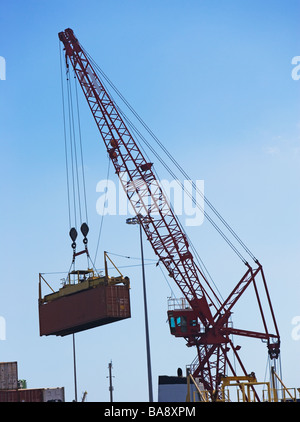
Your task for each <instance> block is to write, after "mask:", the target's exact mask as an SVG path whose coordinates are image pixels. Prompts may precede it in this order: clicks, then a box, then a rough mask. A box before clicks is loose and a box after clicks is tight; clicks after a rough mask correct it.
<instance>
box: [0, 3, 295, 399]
mask: <svg viewBox="0 0 300 422" xmlns="http://www.w3.org/2000/svg"><path fill="white" fill-rule="evenodd" d="M299 12H300V3H299V1H293V0H288V1H283V0H281V1H276V0H272V1H271V0H263V1H256V0H253V1H248V0H245V1H237V0H235V1H234V0H228V1H227V0H224V1H221V0H219V1H217V0H210V1H202V0H180V1H179V0H164V1H157V0H152V1H148V0H143V1H137V0H123V1H120V0H115V1H113V2H107V1H102V0H98V1H96V0H91V1H89V2H88V3H87V2H83V1H69V0H67V1H64V2H60V1H57V0H53V1H51V2H50V1H37V0H36V1H33V0H27V1H23V0H19V1H17V0H10V1H7V0H3V1H2V3H1V11H0V40H1V42H0V56H2V57H4V58H5V60H6V65H7V68H6V80H5V81H0V141H1V169H0V177H1V184H0V186H1V187H0V189H1V198H2V208H1V209H2V211H1V225H0V228H1V235H2V237H1V238H2V242H1V246H0V248H1V250H0V252H1V255H0V256H1V267H2V271H3V275H2V280H1V282H0V286H1V290H0V316H2V317H4V318H5V320H6V340H5V341H0V361H15V360H16V361H18V363H19V378H25V379H27V381H28V386H29V387H31V388H35V387H55V386H64V387H65V388H66V397H67V400H72V399H73V397H74V394H73V366H72V365H73V364H72V339H71V337H70V338H69V337H67V338H62V339H61V338H40V337H39V327H38V312H37V298H38V273H39V272H53V271H65V270H67V269H68V268H69V265H70V261H71V247H70V241H69V237H68V216H67V200H66V180H65V167H64V146H63V125H62V104H61V91H60V67H59V48H58V45H59V42H58V37H57V33H58V32H59V31H61V30H64V29H65V28H68V27H71V28H73V30H74V32H75V34H76V35H77V37H78V38H79V40H80V42H81V44H82V45H83V46H84V47H85V49H86V50H87V51H88V52H89V53H90V54H91V55H92V56H93V58H94V59H95V60H96V62H97V63H98V64H99V65H100V66H101V68H102V69H103V70H104V71H105V72H106V74H107V75H108V76H109V77H110V79H111V80H112V81H113V82H114V83H115V84H116V85H117V86H118V88H119V89H120V90H121V92H122V93H123V94H124V95H125V97H126V98H127V99H128V100H129V101H130V102H131V103H132V105H133V106H134V107H135V109H136V110H137V111H138V112H139V113H140V114H141V116H142V117H143V118H144V120H145V121H146V122H147V123H148V125H149V126H150V127H151V129H152V130H153V131H154V132H155V133H156V134H157V136H158V137H159V138H160V139H161V140H162V141H163V142H164V144H165V146H166V147H167V148H168V149H169V150H170V151H171V153H172V154H173V156H174V157H175V158H176V159H177V160H178V161H179V162H180V163H181V165H182V166H183V168H185V169H186V170H187V172H188V173H189V174H190V176H191V177H192V178H193V180H196V179H203V180H204V182H205V193H206V194H207V196H208V198H209V200H210V201H211V202H213V204H214V205H215V206H216V208H217V209H218V210H219V211H220V212H221V214H222V215H223V216H224V217H225V218H226V219H227V220H228V221H229V222H230V224H231V225H232V226H233V228H234V229H235V230H236V231H237V233H238V234H239V235H240V237H241V238H242V239H243V240H244V242H245V243H246V244H247V245H248V246H249V247H250V249H251V250H252V251H253V252H254V253H255V255H256V256H257V257H258V258H259V260H260V262H261V263H262V264H263V266H264V269H265V272H266V276H267V280H268V285H269V289H270V293H271V297H272V300H273V304H274V309H275V313H276V317H277V321H278V325H279V329H280V334H281V338H282V369H283V377H284V382H285V384H286V385H288V386H290V387H299V386H300V369H299V351H300V341H299V340H298V341H296V340H294V339H293V338H292V336H291V333H292V329H293V328H294V327H293V325H292V323H291V321H292V319H293V318H294V317H295V316H297V315H300V300H299V298H300V288H299V265H298V263H299V252H300V247H299V246H300V243H299V238H300V237H299V235H300V230H299V229H300V227H299V211H300V200H299V193H300V192H299V165H300V138H299V129H300V117H299V116H300V114H299V111H300V107H299V103H300V102H299V99H300V97H299V93H300V80H298V81H295V80H293V79H292V77H291V72H292V68H293V66H292V64H291V61H292V58H293V57H294V56H299V55H300V45H299V35H300V33H299V32H300V29H299ZM81 109H82V128H83V136H84V153H85V166H86V176H87V193H88V200H89V215H90V230H91V231H90V236H89V239H90V248H91V254H92V255H93V250H95V245H96V241H97V235H98V230H99V225H100V220H101V218H100V216H99V215H97V213H96V207H95V206H96V201H97V199H98V197H99V194H98V193H97V192H96V185H97V182H98V181H99V180H101V179H104V178H105V177H106V171H107V157H106V153H105V150H104V145H103V144H102V141H101V140H100V141H99V136H98V133H97V130H96V128H95V125H94V122H93V120H92V118H91V116H90V115H89V111H88V110H87V106H86V104H85V103H84V102H83V101H82V107H81ZM125 219H126V217H124V216H116V217H113V216H109V217H107V218H105V221H104V226H103V235H102V243H101V245H100V249H101V251H103V250H108V251H111V252H114V253H116V254H120V255H127V256H131V257H138V256H139V244H138V240H139V239H138V231H137V228H135V227H131V226H126V224H125ZM189 235H190V236H191V237H192V239H193V243H194V245H195V246H196V248H197V250H198V251H199V253H200V255H201V256H202V258H203V260H204V262H205V263H206V264H207V266H208V268H209V270H210V271H211V273H212V275H213V276H214V280H215V282H216V284H217V285H218V288H219V289H220V290H221V292H222V294H223V295H224V296H226V295H227V294H228V293H229V291H230V286H233V285H234V284H235V282H237V281H238V279H239V276H241V275H242V274H243V270H244V269H243V268H241V267H238V266H237V265H236V260H235V258H234V257H233V259H232V255H231V252H228V251H227V250H225V249H224V248H223V245H222V242H221V240H220V239H219V238H218V237H217V236H216V234H215V233H214V232H213V230H212V228H211V227H209V225H208V223H204V224H203V225H202V226H200V227H198V228H196V229H193V230H192V231H191V232H189ZM219 242H220V244H221V246H218V245H219ZM145 253H146V257H147V258H149V259H153V258H154V256H153V253H152V250H151V249H150V248H149V246H148V245H145ZM101 259H102V257H101V256H100V257H99V262H98V266H102V261H101ZM149 262H150V261H149ZM116 263H117V264H118V265H120V266H124V265H133V264H139V261H138V260H131V261H129V260H128V259H127V260H126V259H123V260H122V259H121V258H120V259H118V260H117V262H116ZM123 271H124V272H125V271H126V272H127V275H128V276H129V277H130V278H131V280H132V283H131V285H132V289H131V294H132V318H131V320H128V321H124V322H122V323H119V324H115V325H113V326H106V327H102V328H97V329H94V330H90V331H88V332H85V333H81V334H79V335H78V336H76V342H77V365H78V394H79V396H81V392H82V391H85V390H87V392H88V396H87V398H88V400H89V401H106V400H109V392H108V380H107V379H106V376H107V375H108V369H107V367H108V363H109V362H110V360H112V361H113V367H114V375H115V378H114V386H115V400H116V401H144V400H147V383H146V360H145V347H144V327H143V309H142V290H141V268H140V266H137V267H129V268H127V269H124V270H123ZM233 274H234V278H233V277H232V275H233ZM146 275H147V284H148V299H149V312H150V334H151V350H152V366H153V383H154V387H155V398H157V378H158V375H164V374H165V375H175V374H176V370H177V367H182V368H185V365H187V364H189V363H190V362H191V361H192V360H193V358H194V356H195V351H193V350H192V349H188V348H187V347H186V346H185V344H184V342H183V341H180V340H178V339H174V338H172V337H171V335H170V334H169V329H168V326H167V324H166V310H167V297H168V296H170V294H171V293H170V288H169V286H168V285H167V283H166V282H165V279H164V277H163V276H162V274H161V272H160V271H159V269H156V268H155V266H154V265H152V266H151V265H149V266H147V274H146ZM172 287H174V290H176V289H175V286H172ZM252 317H253V313H252V312H251V311H250V309H249V311H248V313H247V314H246V315H245V316H244V317H243V318H245V319H242V320H241V321H238V322H237V323H236V325H237V326H239V327H241V326H242V325H243V323H244V322H245V324H247V322H249V320H251V318H252ZM241 328H242V327H241ZM242 344H243V347H242V356H243V359H244V362H245V365H246V367H247V369H249V372H251V371H255V372H256V373H257V376H258V378H259V379H263V378H264V375H265V367H266V362H267V351H266V348H265V346H264V345H262V344H261V343H260V342H259V341H257V340H247V341H246V340H243V343H242ZM258 356H259V358H258Z"/></svg>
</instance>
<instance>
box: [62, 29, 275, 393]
mask: <svg viewBox="0 0 300 422" xmlns="http://www.w3.org/2000/svg"><path fill="white" fill-rule="evenodd" d="M58 35H59V39H60V41H61V42H62V43H63V46H64V50H65V58H66V66H67V68H68V67H69V64H71V66H72V67H73V69H74V73H75V75H76V78H77V80H78V82H79V85H80V86H81V88H82V91H83V94H84V96H85V98H86V101H87V103H88V105H89V108H90V110H91V113H92V115H93V117H94V120H95V122H96V125H97V127H98V129H99V132H100V134H101V138H102V139H103V141H104V144H105V147H106V150H107V153H108V156H109V158H110V160H111V162H112V164H113V166H114V169H115V173H116V174H117V176H118V178H119V180H120V183H121V185H122V187H123V189H124V191H125V193H126V195H127V197H128V199H129V201H130V203H131V205H132V207H133V209H134V211H135V213H136V215H137V218H138V219H139V223H140V225H141V227H142V228H143V230H144V232H145V234H146V237H147V240H148V241H149V242H150V244H151V246H152V248H153V251H154V253H155V254H156V255H157V257H158V259H159V262H160V263H162V264H163V266H164V267H165V269H166V271H167V273H168V275H169V276H170V277H171V278H172V279H173V280H174V282H175V283H176V285H177V286H178V287H179V289H180V291H181V293H182V295H183V298H184V306H181V307H174V309H169V311H168V320H169V324H170V331H171V334H173V335H175V337H182V338H184V339H185V340H186V342H187V346H189V347H195V348H196V350H197V355H196V358H195V360H194V361H193V362H192V364H191V366H190V371H191V374H192V376H193V377H194V378H197V379H198V380H199V382H201V383H202V384H203V386H204V388H205V389H206V390H207V391H208V392H209V393H210V395H211V399H212V400H214V399H216V398H217V397H218V392H219V390H220V387H219V386H220V382H221V378H222V376H223V375H225V374H226V372H227V370H228V369H229V370H230V371H231V373H232V374H233V375H236V370H235V367H234V365H233V364H232V361H231V359H230V358H229V351H231V352H232V353H233V356H234V358H235V360H236V361H237V362H238V363H239V367H240V368H241V371H242V372H243V374H244V375H247V371H246V368H245V367H244V364H243V362H242V360H241V358H240V357H239V353H238V351H239V346H235V345H234V343H233V340H232V336H237V335H239V336H246V337H250V338H257V339H261V340H262V341H264V342H266V344H267V349H268V354H269V357H270V358H271V359H277V358H278V357H279V354H280V336H279V331H278V327H277V323H276V319H275V315H274V311H273V307H272V304H271V299H270V295H269V292H268V287H267V283H266V278H265V275H264V271H263V268H262V265H261V264H260V262H259V261H258V260H257V259H256V258H255V257H254V256H253V255H252V257H253V258H254V264H255V265H254V266H251V265H250V264H249V263H248V261H247V260H246V259H244V258H242V256H241V255H240V254H239V255H240V257H241V258H242V260H243V262H244V264H245V266H246V272H245V273H244V275H243V276H242V277H241V279H240V280H239V282H238V283H237V284H236V286H235V287H234V289H233V290H232V291H231V293H230V294H229V295H228V297H227V298H226V299H225V300H222V299H221V298H220V297H219V295H218V294H217V293H216V291H215V289H214V288H213V287H212V286H211V284H210V282H209V280H208V278H207V277H206V275H205V274H204V272H203V271H202V270H201V268H200V267H199V265H198V264H197V262H196V260H195V258H194V255H193V251H192V248H191V247H190V243H189V240H188V237H187V235H186V233H185V232H184V230H183V228H182V226H181V224H180V222H179V220H178V218H177V216H176V215H175V214H174V212H173V210H172V207H171V206H170V203H169V200H168V198H166V196H165V194H164V192H163V190H162V188H161V185H160V183H159V180H158V178H157V177H156V175H155V172H154V169H153V163H151V162H149V161H148V160H147V159H146V157H145V155H144V154H143V153H142V151H141V148H139V146H138V143H137V142H136V141H135V139H134V137H133V135H132V133H131V132H130V131H129V128H128V125H127V124H126V121H125V119H124V118H123V117H122V114H121V112H120V111H119V109H118V107H117V105H116V104H115V102H114V101H113V100H112V98H111V96H110V95H109V93H108V91H107V90H106V89H105V87H104V84H103V82H102V81H101V79H100V77H99V75H98V73H97V72H96V69H95V66H93V64H92V61H91V59H90V57H89V55H88V53H87V52H86V51H85V50H84V48H83V47H82V46H81V44H80V43H79V41H78V39H77V38H76V36H75V34H74V32H73V30H72V29H70V28H68V29H66V30H64V31H62V32H60V33H59V34H58ZM242 245H243V244H242ZM258 278H260V280H262V285H263V288H264V292H265V295H266V302H267V306H268V309H269V313H270V314H271V325H272V331H270V329H269V326H268V325H269V324H267V319H266V317H265V312H264V307H263V304H262V301H261V299H260V294H259V292H258V288H257V280H258ZM250 285H252V286H254V291H255V295H256V299H257V303H258V307H259V312H260V317H261V321H262V325H263V330H262V331H249V330H245V329H240V328H235V327H233V326H232V324H231V323H230V318H231V314H232V312H233V309H234V307H235V305H236V303H237V302H238V301H239V300H240V298H241V297H242V295H243V294H244V292H245V291H246V290H247V289H248V287H249V286H250Z"/></svg>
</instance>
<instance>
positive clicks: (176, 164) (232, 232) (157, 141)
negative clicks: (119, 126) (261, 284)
mask: <svg viewBox="0 0 300 422" xmlns="http://www.w3.org/2000/svg"><path fill="white" fill-rule="evenodd" d="M84 53H85V54H86V55H87V57H88V58H89V60H90V61H91V62H92V63H93V65H94V66H95V67H96V68H97V70H98V71H99V73H100V74H101V75H102V76H103V78H104V79H105V80H106V81H107V82H108V83H109V85H110V86H111V87H112V88H113V90H114V91H115V92H116V93H117V95H118V96H119V98H120V99H121V100H122V101H123V102H124V104H125V105H126V106H127V107H128V108H129V110H130V111H131V112H132V114H133V115H134V116H135V117H136V119H137V120H138V121H139V122H140V123H141V124H142V126H143V127H144V129H145V130H146V131H147V132H148V133H149V134H150V136H151V137H152V138H153V139H154V140H155V142H156V143H157V144H158V145H159V147H160V148H161V149H162V150H163V152H164V153H165V154H166V155H167V157H168V158H169V159H170V160H171V161H172V163H173V164H174V165H175V166H176V168H177V169H178V170H179V171H180V173H181V174H182V175H183V176H184V177H185V178H186V180H191V178H190V177H189V176H188V174H187V173H186V172H185V171H184V170H183V168H182V167H181V166H180V164H179V163H178V162H177V161H176V160H175V159H174V157H173V156H172V155H171V154H170V153H169V151H168V150H167V149H166V148H165V146H164V145H163V144H162V142H161V141H160V140H159V139H158V138H157V136H156V135H155V134H154V133H153V132H152V130H151V129H150V128H149V127H148V126H147V124H146V123H145V122H144V120H143V119H142V118H141V117H140V116H139V115H138V113H137V112H136V111H135V110H134V108H133V107H132V106H131V105H130V103H129V102H128V101H127V100H126V98H125V97H124V96H123V95H122V94H121V92H120V91H119V90H118V89H117V87H116V86H115V85H114V84H113V82H112V81H111V80H110V79H109V78H108V76H107V75H106V74H105V73H104V72H103V70H102V69H101V68H100V67H99V66H98V65H97V63H96V62H95V61H94V60H93V59H92V57H91V56H90V55H89V54H88V53H87V52H86V51H85V50H84ZM115 105H116V104H115ZM143 140H144V139H143ZM147 146H148V147H149V144H147ZM150 149H151V151H152V152H153V153H154V154H155V156H156V158H158V159H159V161H160V162H161V163H162V160H161V159H160V156H159V155H157V154H156V153H155V152H154V150H153V149H152V148H150ZM163 165H164V164H163ZM164 167H165V168H166V169H167V170H168V171H169V168H168V167H167V166H166V165H164ZM171 175H174V173H173V172H172V173H171ZM191 183H192V187H193V188H194V189H195V190H196V191H197V192H198V193H199V194H200V195H201V196H202V197H203V199H204V201H205V203H206V204H207V205H208V206H209V208H210V209H211V210H212V211H213V213H214V214H215V215H216V216H217V218H218V219H219V220H220V221H221V222H222V224H223V225H224V226H225V227H226V228H227V230H228V231H229V232H230V233H231V234H232V236H233V237H234V238H235V239H236V241H237V242H238V243H239V244H240V246H241V247H242V248H243V249H244V250H245V251H246V252H247V254H248V255H249V256H250V257H251V258H252V259H253V260H254V261H255V262H257V259H256V258H255V256H254V254H253V253H252V252H251V251H250V250H249V248H248V247H247V246H246V245H245V243H244V242H243V241H242V240H241V239H240V237H239V236H238V235H237V233H236V232H235V231H234V230H233V229H232V228H231V227H230V225H229V224H228V223H227V222H226V220H225V219H224V218H223V217H222V216H221V214H220V213H219V212H218V211H217V210H216V208H215V207H214V206H213V205H212V203H211V202H210V201H209V200H208V199H207V198H206V196H205V197H204V195H203V192H201V191H200V190H199V189H198V187H197V186H196V185H195V183H194V182H192V181H191ZM206 218H208V220H209V221H210V223H211V224H212V225H213V227H214V228H215V229H216V230H217V231H218V232H219V234H221V236H222V237H223V239H224V240H226V241H227V243H228V244H229V245H230V247H231V248H232V249H233V250H234V252H236V253H237V255H238V256H239V257H240V258H241V259H242V261H243V262H244V263H246V262H247V261H246V260H245V259H244V258H243V257H242V255H241V253H239V252H238V250H237V248H235V247H234V246H233V244H232V242H230V241H229V240H227V239H228V238H227V236H226V235H225V234H224V233H223V232H222V230H221V229H220V228H219V227H218V226H217V224H216V223H214V222H213V220H212V219H211V218H210V217H208V215H207V213H206Z"/></svg>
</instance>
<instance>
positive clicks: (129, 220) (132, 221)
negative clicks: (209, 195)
mask: <svg viewBox="0 0 300 422" xmlns="http://www.w3.org/2000/svg"><path fill="white" fill-rule="evenodd" d="M126 224H138V225H139V228H140V245H141V259H142V279H143V296H144V318H145V334H146V353H147V369H148V392H149V402H153V387H152V369H151V353H150V335H149V323H148V308H147V294H146V280H145V263H144V249H143V233H142V226H141V224H140V221H139V219H138V217H133V218H127V220H126Z"/></svg>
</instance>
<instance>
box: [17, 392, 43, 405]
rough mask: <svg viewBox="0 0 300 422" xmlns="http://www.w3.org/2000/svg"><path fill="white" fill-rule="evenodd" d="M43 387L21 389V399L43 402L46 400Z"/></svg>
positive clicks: (21, 400)
mask: <svg viewBox="0 0 300 422" xmlns="http://www.w3.org/2000/svg"><path fill="white" fill-rule="evenodd" d="M43 392H44V389H43V388H31V389H26V390H19V401H20V402H28V403H42V402H43V401H44V395H43Z"/></svg>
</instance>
